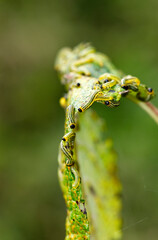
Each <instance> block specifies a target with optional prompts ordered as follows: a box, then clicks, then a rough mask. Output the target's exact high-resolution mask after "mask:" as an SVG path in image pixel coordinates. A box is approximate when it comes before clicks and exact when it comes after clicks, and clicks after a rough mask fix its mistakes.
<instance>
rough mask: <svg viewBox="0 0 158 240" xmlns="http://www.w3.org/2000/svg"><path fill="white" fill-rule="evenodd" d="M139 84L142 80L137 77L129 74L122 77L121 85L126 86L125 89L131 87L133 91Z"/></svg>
mask: <svg viewBox="0 0 158 240" xmlns="http://www.w3.org/2000/svg"><path fill="white" fill-rule="evenodd" d="M139 85H140V80H139V79H138V78H137V77H133V76H131V75H127V76H125V77H124V78H122V79H121V87H122V88H125V89H128V88H129V89H131V90H133V91H137V90H138V86H139Z"/></svg>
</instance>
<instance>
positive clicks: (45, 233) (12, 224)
mask: <svg viewBox="0 0 158 240" xmlns="http://www.w3.org/2000/svg"><path fill="white" fill-rule="evenodd" d="M86 41H88V42H91V43H92V44H93V45H94V46H95V47H96V48H97V49H98V50H99V51H101V52H104V53H106V54H107V55H109V56H110V58H111V59H112V61H113V62H114V64H115V65H116V66H117V67H118V68H119V69H122V70H123V71H124V72H125V73H127V74H133V75H136V76H138V77H139V78H140V79H141V81H142V82H143V83H146V84H147V85H148V86H150V87H153V88H154V89H155V90H156V89H158V1H157V0H146V1H144V0H140V1H138V0H133V1H123V0H114V1H111V0H97V1H95V0H87V1H86V0H76V1H74V0H65V1H64V0H63V1H61V0H52V1H51V0H45V1H42V0H38V1H33V0H27V1H26V0H14V1H13V0H0V157H1V158H0V239H1V240H36V239H38V240H52V239H59V240H63V239H64V231H65V229H64V222H65V215H66V211H65V205H64V201H63V198H62V194H61V191H60V187H59V183H58V178H57V167H58V166H57V154H58V145H59V142H60V139H61V137H62V135H63V129H64V111H63V109H61V108H60V106H59V103H58V102H59V98H60V97H61V96H62V94H63V92H64V87H63V86H61V84H60V81H59V79H58V78H57V75H56V73H55V71H54V69H53V65H54V60H55V56H56V54H57V52H58V50H59V49H60V48H62V47H63V46H71V47H73V46H75V45H76V44H78V43H80V42H86ZM156 92H157V91H156ZM153 103H154V104H155V105H157V106H158V98H155V99H154V100H153ZM95 109H96V110H97V111H98V113H99V114H100V116H101V117H103V118H104V119H106V121H107V125H108V130H109V132H108V135H109V136H111V137H112V138H113V139H114V144H115V149H116V151H117V152H118V159H119V171H120V172H119V173H120V178H121V179H122V182H123V203H124V209H123V217H124V227H123V232H124V239H126V240H133V239H134V240H138V239H139V240H140V239H141V240H142V239H143V240H148V239H152V240H156V239H158V207H157V203H158V184H157V183H158V161H157V160H158V144H157V142H158V128H157V126H156V124H155V123H154V122H153V120H152V119H150V118H149V116H147V114H146V113H145V112H143V111H142V110H141V109H140V108H138V107H137V106H135V105H134V104H133V103H131V102H129V101H128V100H126V99H124V101H122V103H121V106H120V107H119V108H116V109H108V108H105V107H103V106H102V105H99V104H96V105H95Z"/></svg>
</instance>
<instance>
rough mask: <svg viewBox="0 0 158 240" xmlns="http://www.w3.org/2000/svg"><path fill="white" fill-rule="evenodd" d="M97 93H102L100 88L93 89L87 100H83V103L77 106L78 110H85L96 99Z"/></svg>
mask: <svg viewBox="0 0 158 240" xmlns="http://www.w3.org/2000/svg"><path fill="white" fill-rule="evenodd" d="M98 95H102V92H101V91H100V90H95V91H94V92H93V93H92V95H91V96H90V97H89V99H88V100H87V101H85V103H83V104H82V105H81V106H80V107H79V108H78V111H79V112H84V111H85V110H87V109H88V108H89V107H90V106H91V105H92V104H93V103H94V102H95V100H96V98H97V96H98Z"/></svg>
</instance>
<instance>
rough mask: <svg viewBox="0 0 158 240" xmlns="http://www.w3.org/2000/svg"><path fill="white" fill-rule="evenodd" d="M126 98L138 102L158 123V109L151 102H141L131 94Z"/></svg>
mask: <svg viewBox="0 0 158 240" xmlns="http://www.w3.org/2000/svg"><path fill="white" fill-rule="evenodd" d="M128 98H129V99H130V100H131V101H133V102H134V103H136V104H138V105H139V106H140V107H141V108H142V109H143V110H144V111H146V112H147V113H148V115H149V116H150V117H151V118H152V119H154V121H155V122H156V123H157V124H158V109H157V108H156V107H155V106H154V105H153V104H152V103H150V102H141V101H139V100H137V99H136V98H134V97H132V96H129V97H128Z"/></svg>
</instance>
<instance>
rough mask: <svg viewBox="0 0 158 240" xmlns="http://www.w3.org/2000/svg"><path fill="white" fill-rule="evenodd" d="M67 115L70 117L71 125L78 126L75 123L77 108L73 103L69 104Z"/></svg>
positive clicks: (71, 126)
mask: <svg viewBox="0 0 158 240" xmlns="http://www.w3.org/2000/svg"><path fill="white" fill-rule="evenodd" d="M66 117H67V119H68V123H69V127H70V128H71V129H74V128H75V127H76V123H75V108H74V107H73V105H72V104H71V105H69V106H68V107H67V109H66Z"/></svg>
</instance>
